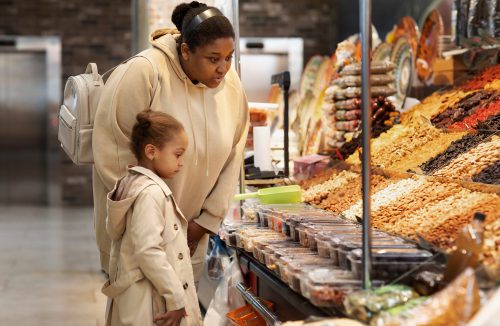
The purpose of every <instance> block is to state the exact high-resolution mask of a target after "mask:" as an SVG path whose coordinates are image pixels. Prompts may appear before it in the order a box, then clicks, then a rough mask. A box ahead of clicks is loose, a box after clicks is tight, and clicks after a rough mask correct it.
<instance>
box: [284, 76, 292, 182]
mask: <svg viewBox="0 0 500 326" xmlns="http://www.w3.org/2000/svg"><path fill="white" fill-rule="evenodd" d="M290 82H291V80H290V72H288V71H285V72H284V73H283V85H282V86H283V97H284V102H285V103H284V104H285V107H284V110H283V115H284V116H283V132H284V138H285V139H284V140H285V144H284V146H285V177H286V178H288V177H289V176H290V162H289V161H290V157H289V156H290V148H289V139H288V137H289V136H288V134H289V129H290V126H289V121H288V118H289V108H288V97H289V94H288V92H289V91H290Z"/></svg>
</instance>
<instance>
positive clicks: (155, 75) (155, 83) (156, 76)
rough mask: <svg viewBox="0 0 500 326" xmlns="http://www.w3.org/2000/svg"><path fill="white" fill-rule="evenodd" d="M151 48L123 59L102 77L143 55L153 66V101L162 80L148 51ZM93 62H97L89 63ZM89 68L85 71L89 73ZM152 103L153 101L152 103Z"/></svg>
mask: <svg viewBox="0 0 500 326" xmlns="http://www.w3.org/2000/svg"><path fill="white" fill-rule="evenodd" d="M148 50H149V49H147V50H144V51H142V52H140V53H138V54H136V55H134V56H132V57H130V58H127V59H125V60H123V61H122V62H121V63H120V64H117V65H116V66H114V67H113V68H110V69H109V70H107V71H106V72H105V73H104V74H102V79H103V80H104V78H105V76H107V75H109V74H111V73H112V72H113V71H114V70H115V69H116V68H117V67H118V66H120V65H122V64H124V63H127V62H128V61H129V60H132V59H134V58H137V57H143V58H145V59H146V60H148V61H149V63H150V64H151V66H152V67H153V93H152V96H151V102H152V101H153V97H154V95H155V94H156V90H157V88H158V84H159V81H160V74H159V72H158V67H157V66H156V63H155V61H154V59H153V58H152V57H151V56H150V55H149V54H148V53H147V51H148ZM91 64H94V65H95V63H89V65H91ZM88 69H89V66H87V70H88ZM87 70H86V71H85V73H87ZM95 71H96V72H97V65H96V66H95ZM93 72H94V71H93V70H92V74H93ZM150 105H151V103H150Z"/></svg>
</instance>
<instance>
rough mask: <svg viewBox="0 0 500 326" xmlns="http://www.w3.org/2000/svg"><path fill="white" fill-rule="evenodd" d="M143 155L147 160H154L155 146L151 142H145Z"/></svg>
mask: <svg viewBox="0 0 500 326" xmlns="http://www.w3.org/2000/svg"><path fill="white" fill-rule="evenodd" d="M144 155H145V156H146V158H147V159H148V160H150V161H152V160H154V158H155V155H156V146H155V145H153V144H146V146H144Z"/></svg>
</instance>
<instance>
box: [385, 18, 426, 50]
mask: <svg viewBox="0 0 500 326" xmlns="http://www.w3.org/2000/svg"><path fill="white" fill-rule="evenodd" d="M400 37H405V38H406V39H407V40H408V42H409V43H410V45H411V49H412V50H413V53H416V52H417V46H418V40H419V38H420V35H419V31H418V27H417V23H415V20H414V19H413V18H412V17H411V16H405V17H403V18H401V20H400V21H399V23H398V24H397V25H396V26H395V27H394V29H393V30H392V32H390V33H389V34H387V37H386V42H387V43H389V44H395V43H396V42H397V41H398V39H399V38H400Z"/></svg>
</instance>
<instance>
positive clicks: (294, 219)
mask: <svg viewBox="0 0 500 326" xmlns="http://www.w3.org/2000/svg"><path fill="white" fill-rule="evenodd" d="M335 221H341V222H343V223H345V220H342V219H340V218H339V217H337V216H335V215H332V214H330V213H328V212H325V211H311V212H308V213H307V214H294V215H291V216H290V218H289V219H288V221H287V222H286V223H287V227H286V229H287V230H288V229H289V232H290V234H287V235H288V236H289V237H290V238H291V239H292V240H294V241H297V242H298V241H299V233H298V232H297V228H298V227H299V226H300V225H301V224H304V223H330V222H332V223H334V222H335Z"/></svg>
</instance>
